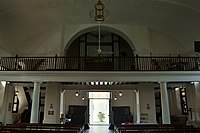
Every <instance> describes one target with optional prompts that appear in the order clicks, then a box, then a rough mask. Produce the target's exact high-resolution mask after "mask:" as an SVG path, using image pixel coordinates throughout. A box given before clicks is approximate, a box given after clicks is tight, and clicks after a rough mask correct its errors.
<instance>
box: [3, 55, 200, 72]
mask: <svg viewBox="0 0 200 133" xmlns="http://www.w3.org/2000/svg"><path fill="white" fill-rule="evenodd" d="M199 68H200V58H199V57H181V56H177V57H153V56H151V57H148V56H137V55H136V56H134V57H58V56H55V57H19V56H16V57H1V58H0V71H198V70H199Z"/></svg>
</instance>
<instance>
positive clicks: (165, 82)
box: [158, 81, 167, 84]
mask: <svg viewBox="0 0 200 133" xmlns="http://www.w3.org/2000/svg"><path fill="white" fill-rule="evenodd" d="M158 83H159V84H161V83H165V84H167V81H158Z"/></svg>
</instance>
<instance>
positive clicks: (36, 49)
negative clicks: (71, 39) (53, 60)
mask: <svg viewBox="0 0 200 133" xmlns="http://www.w3.org/2000/svg"><path fill="white" fill-rule="evenodd" d="M60 46H61V28H60V27H54V28H52V29H48V30H47V31H43V32H40V33H37V34H35V35H33V36H31V37H30V38H28V39H26V40H25V41H24V42H23V43H22V44H21V45H20V46H19V47H18V48H16V49H15V53H16V54H19V56H20V55H23V56H31V55H32V56H33V55H35V56H55V55H56V54H58V55H59V54H60Z"/></svg>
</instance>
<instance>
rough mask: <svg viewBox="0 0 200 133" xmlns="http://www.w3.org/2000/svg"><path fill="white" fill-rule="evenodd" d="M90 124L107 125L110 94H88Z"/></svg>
mask: <svg viewBox="0 0 200 133" xmlns="http://www.w3.org/2000/svg"><path fill="white" fill-rule="evenodd" d="M89 99H90V100H89V102H90V103H89V108H90V110H89V111H90V112H89V113H90V119H89V120H90V124H98V125H99V124H104V125H105V124H109V100H110V92H89Z"/></svg>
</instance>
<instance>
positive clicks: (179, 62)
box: [178, 54, 182, 71]
mask: <svg viewBox="0 0 200 133" xmlns="http://www.w3.org/2000/svg"><path fill="white" fill-rule="evenodd" d="M178 64H179V67H178V69H179V71H180V70H182V63H181V55H180V54H179V55H178Z"/></svg>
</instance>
